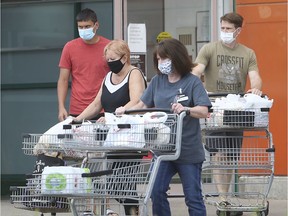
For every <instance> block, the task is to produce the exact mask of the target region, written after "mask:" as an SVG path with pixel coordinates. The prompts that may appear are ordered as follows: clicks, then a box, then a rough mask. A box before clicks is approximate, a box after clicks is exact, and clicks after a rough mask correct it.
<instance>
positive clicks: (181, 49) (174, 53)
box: [153, 38, 195, 76]
mask: <svg viewBox="0 0 288 216" xmlns="http://www.w3.org/2000/svg"><path fill="white" fill-rule="evenodd" d="M157 54H158V55H159V56H160V57H161V58H163V59H165V58H168V59H170V60H171V61H172V67H173V68H174V70H176V71H177V73H179V74H180V75H181V76H183V75H185V74H188V73H190V72H191V70H192V68H193V67H194V66H195V65H194V64H193V63H192V60H191V57H190V56H189V54H188V51H187V49H186V47H185V46H184V45H183V44H182V43H181V42H180V41H179V40H176V39H174V38H169V39H164V40H162V41H160V42H159V43H158V44H157V45H156V47H155V49H154V53H153V62H154V68H155V69H156V70H157V73H158V74H160V73H161V72H160V71H159V69H158V59H157Z"/></svg>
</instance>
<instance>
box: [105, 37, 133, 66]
mask: <svg viewBox="0 0 288 216" xmlns="http://www.w3.org/2000/svg"><path fill="white" fill-rule="evenodd" d="M107 50H111V51H113V52H115V53H116V54H117V55H119V56H121V57H122V56H124V55H126V57H127V63H128V64H130V49H129V46H128V44H127V43H126V41H124V40H121V39H115V40H112V41H110V42H109V43H108V44H107V45H106V46H105V48H104V55H105V56H106V53H107Z"/></svg>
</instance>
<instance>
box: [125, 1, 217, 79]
mask: <svg viewBox="0 0 288 216" xmlns="http://www.w3.org/2000/svg"><path fill="white" fill-rule="evenodd" d="M210 10H211V1H210V0H203V1H198V0H179V1H174V0H158V1H155V0H146V1H142V0H127V25H129V24H130V23H144V24H145V26H146V38H147V53H146V75H147V78H148V80H150V79H151V78H152V77H153V75H154V74H155V72H154V68H153V62H152V52H153V49H154V46H155V45H156V43H157V36H158V35H159V34H160V33H161V32H167V33H169V35H171V36H172V37H173V38H176V39H179V40H180V41H181V42H182V43H183V44H184V45H185V46H186V47H187V49H188V52H189V54H190V55H191V58H192V59H193V60H195V58H196V56H197V51H198V50H199V49H200V48H201V47H202V46H203V45H204V44H205V43H207V42H209V41H210V40H211V33H210V29H211V24H210V16H211V15H210V14H211V13H210Z"/></svg>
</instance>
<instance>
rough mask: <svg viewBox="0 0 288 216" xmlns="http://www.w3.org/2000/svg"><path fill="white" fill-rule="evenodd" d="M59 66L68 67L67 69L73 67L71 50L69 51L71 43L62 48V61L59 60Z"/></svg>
mask: <svg viewBox="0 0 288 216" xmlns="http://www.w3.org/2000/svg"><path fill="white" fill-rule="evenodd" d="M59 67H60V68H66V69H71V68H72V65H71V58H70V52H69V43H66V44H65V46H64V48H63V50H62V54H61V57H60V62H59Z"/></svg>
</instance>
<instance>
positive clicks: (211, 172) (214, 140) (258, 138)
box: [202, 107, 275, 215]
mask: <svg viewBox="0 0 288 216" xmlns="http://www.w3.org/2000/svg"><path fill="white" fill-rule="evenodd" d="M262 115H263V116H262ZM268 125H269V109H267V108H263V109H262V108H261V109H259V108H257V109H251V108H249V109H241V110H227V109H219V108H217V107H214V110H211V113H210V116H209V118H207V119H205V120H204V121H202V137H203V143H204V147H205V150H206V153H207V156H206V157H207V158H206V159H207V160H206V162H205V163H204V165H203V172H202V181H203V195H204V197H205V200H206V203H208V204H212V205H215V206H216V208H217V215H230V213H231V212H256V213H257V215H268V213H269V202H268V200H267V196H268V193H269V190H270V187H271V185H272V182H273V176H274V152H275V149H274V145H273V139H272V134H271V133H270V132H269V130H268ZM231 182H232V183H231Z"/></svg>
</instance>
